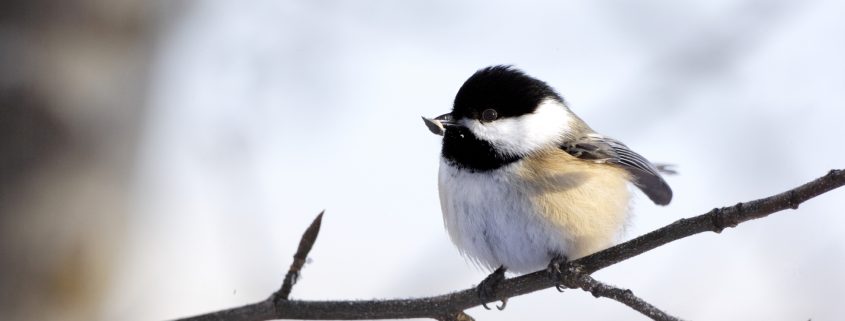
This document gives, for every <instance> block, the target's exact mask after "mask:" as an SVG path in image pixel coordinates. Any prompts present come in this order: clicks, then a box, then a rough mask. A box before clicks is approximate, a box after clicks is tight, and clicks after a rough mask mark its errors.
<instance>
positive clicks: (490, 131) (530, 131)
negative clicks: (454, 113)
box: [463, 99, 573, 155]
mask: <svg viewBox="0 0 845 321" xmlns="http://www.w3.org/2000/svg"><path fill="white" fill-rule="evenodd" d="M572 120H573V118H572V115H571V114H570V111H569V110H568V109H567V108H566V107H565V106H563V104H561V103H560V102H558V101H556V100H553V99H549V100H546V101H543V102H542V103H541V104H540V106H538V107H537V110H535V111H534V112H533V113H531V114H527V115H523V116H520V117H516V118H504V119H499V120H496V121H493V122H490V123H483V122H481V121H479V120H475V119H471V120H470V119H464V120H463V124H464V126H466V127H467V128H469V130H470V131H472V133H473V134H474V135H475V136H476V137H478V138H480V139H483V140H486V141H488V142H490V143H491V144H493V145H494V146H495V147H496V148H497V149H498V150H500V151H502V152H503V153H504V154H509V155H526V154H528V153H531V152H532V151H536V150H538V149H541V148H545V147H547V146H549V145H556V144H559V143H560V140H561V139H562V138H563V135H564V134H566V133H567V132H568V131H569V130H570V123H571V122H572Z"/></svg>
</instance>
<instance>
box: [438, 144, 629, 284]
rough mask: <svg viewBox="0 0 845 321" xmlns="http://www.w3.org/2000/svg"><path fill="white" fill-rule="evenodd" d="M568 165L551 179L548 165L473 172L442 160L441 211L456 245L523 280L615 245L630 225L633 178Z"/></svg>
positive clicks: (522, 164)
mask: <svg viewBox="0 0 845 321" xmlns="http://www.w3.org/2000/svg"><path fill="white" fill-rule="evenodd" d="M566 156H568V155H566ZM566 156H564V157H566ZM556 163H561V162H559V161H558V162H556ZM561 164H563V165H562V166H557V168H556V169H555V168H554V167H553V168H552V172H545V171H546V169H547V167H543V166H546V165H544V164H543V163H542V161H541V162H538V161H531V160H521V161H518V162H516V163H513V164H510V165H507V166H504V167H502V168H499V169H497V170H493V171H488V172H477V173H472V172H469V171H465V170H461V169H458V168H456V167H454V166H452V165H450V164H448V163H447V162H446V161H444V160H441V163H440V173H439V189H440V205H441V209H442V211H443V220H444V223H445V225H446V229H447V231H448V232H449V236H450V237H451V239H452V242H453V243H455V245H456V246H457V247H458V249H459V250H460V251H461V253H462V254H464V255H465V256H467V257H469V258H470V259H472V260H473V261H474V262H476V263H477V264H479V265H480V266H482V267H485V268H488V269H495V268H497V267H499V266H500V265H504V266H505V267H506V268H508V269H509V270H511V271H513V272H517V273H527V272H532V271H536V270H540V269H542V268H545V267H546V266H547V265H548V263H549V261H550V260H551V259H552V258H553V257H554V256H555V255H563V256H566V257H567V258H569V259H575V258H579V257H582V256H585V255H587V254H591V253H593V252H596V251H598V250H601V249H604V248H606V247H608V246H610V245H612V244H613V242H615V240H616V239H617V237H618V236H619V234H620V232H621V231H622V229H623V227H624V225H625V222H626V218H627V213H628V202H629V197H630V196H629V187H628V186H627V176H625V175H624V173H623V172H622V171H616V170H607V168H606V167H604V165H592V164H588V163H584V162H582V161H580V160H574V161H572V162H568V161H564V162H562V163H561ZM538 166H539V167H538ZM537 168H542V169H541V170H539V172H538V169H537ZM547 174H548V175H551V176H546V175H547Z"/></svg>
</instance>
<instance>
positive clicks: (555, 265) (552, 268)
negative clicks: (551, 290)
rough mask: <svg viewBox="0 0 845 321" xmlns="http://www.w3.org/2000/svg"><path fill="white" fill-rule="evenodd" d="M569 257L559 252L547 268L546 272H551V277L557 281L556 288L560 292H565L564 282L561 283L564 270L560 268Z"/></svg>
mask: <svg viewBox="0 0 845 321" xmlns="http://www.w3.org/2000/svg"><path fill="white" fill-rule="evenodd" d="M568 261H569V259H567V258H566V256H563V255H560V254H557V255H555V256H554V257H552V260H551V261H550V262H549V267H547V268H546V272H547V273H549V278H551V279H552V280H553V281H554V282H555V288H556V289H557V291H558V292H563V288H564V287H563V284H561V282H560V279H561V277H563V272H562V271H561V270H560V269H561V268H562V267H563V266H564V265H566V262H568Z"/></svg>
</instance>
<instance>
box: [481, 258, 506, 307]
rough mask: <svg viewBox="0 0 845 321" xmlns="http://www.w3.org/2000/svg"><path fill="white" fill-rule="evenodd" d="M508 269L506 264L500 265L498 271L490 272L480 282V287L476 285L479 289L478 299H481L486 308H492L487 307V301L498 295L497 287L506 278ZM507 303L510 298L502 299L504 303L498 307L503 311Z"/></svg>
mask: <svg viewBox="0 0 845 321" xmlns="http://www.w3.org/2000/svg"><path fill="white" fill-rule="evenodd" d="M506 270H507V269H506V268H505V266H504V265H503V266H500V267H499V268H498V269H496V271H493V273H490V275H488V276H487V277H486V278H484V280H482V281H481V283H480V284H478V287H476V291H478V299H479V300H481V306H483V307H484V308H485V309H487V310H490V308H489V307H487V301H490V299H492V298H494V296H495V295H496V289H497V288H498V287H499V283H501V282H502V281H504V280H505V271H506ZM507 305H508V299H504V300H502V305H497V306H496V308H497V309H499V311H501V310H504V309H505V306H507Z"/></svg>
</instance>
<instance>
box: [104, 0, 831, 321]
mask: <svg viewBox="0 0 845 321" xmlns="http://www.w3.org/2000/svg"><path fill="white" fill-rule="evenodd" d="M159 10H160V12H161V15H162V17H163V18H161V19H162V21H161V23H160V24H159V25H158V27H157V29H156V37H155V39H154V48H155V50H154V54H153V55H152V59H151V62H150V68H151V69H150V73H151V74H150V76H149V82H148V84H147V97H146V99H145V100H144V101H145V104H146V107H145V108H144V109H143V113H141V117H142V121H141V124H142V125H141V127H140V135H139V143H138V145H137V146H138V147H137V152H136V155H137V157H136V159H135V161H134V162H133V164H134V165H133V167H132V170H131V188H130V189H129V191H128V192H129V195H128V197H129V200H130V204H131V207H130V211H129V214H128V215H127V221H126V227H127V228H126V229H127V232H126V237H125V238H124V239H123V240H122V241H121V242H122V243H121V244H122V245H121V247H122V249H123V250H122V255H121V256H120V261H119V265H118V266H117V270H116V271H117V272H116V274H115V277H114V278H113V279H112V281H111V282H110V285H109V287H108V290H107V295H106V296H105V298H106V299H105V300H104V301H103V302H102V306H101V307H100V310H99V311H100V312H98V315H99V317H100V318H101V319H103V320H161V319H172V318H176V317H182V316H188V315H193V314H197V313H201V312H208V311H211V310H217V309H222V308H227V307H233V306H237V305H242V304H246V303H251V302H254V301H258V300H261V299H264V298H265V297H266V296H268V295H269V294H270V293H272V292H273V291H275V290H276V289H277V287H278V286H279V285H280V282H281V279H282V277H283V274H284V272H285V271H286V270H287V267H288V265H289V264H290V262H291V257H292V255H293V253H294V252H295V248H296V246H297V242H298V241H299V237H300V235H301V233H302V232H303V231H304V229H305V228H306V227H307V225H308V224H309V223H310V221H311V220H312V219H313V218H314V216H315V215H316V214H317V213H318V212H320V211H321V210H323V209H325V210H326V214H325V217H324V220H323V228H322V231H321V233H320V237H319V239H318V241H317V243H316V246H315V247H314V249H313V251H312V252H311V262H310V264H308V265H306V267H305V269H304V274H303V278H302V279H301V281H300V282H299V283H298V284H297V286H296V287H295V288H294V290H293V294H292V297H293V298H297V299H371V298H397V297H415V296H425V295H434V294H442V293H445V292H448V291H453V290H458V289H465V288H467V287H469V286H472V285H474V284H477V283H478V282H479V281H480V280H481V279H483V278H484V276H485V275H486V274H487V272H486V271H480V270H477V269H476V268H475V267H474V266H473V265H472V264H470V263H468V262H467V261H465V260H464V259H463V258H462V257H461V256H460V255H459V254H458V252H457V250H456V249H455V248H454V247H453V246H452V245H451V243H450V242H449V240H448V236H447V235H446V233H445V231H444V229H443V227H442V220H441V215H440V209H439V203H438V196H437V185H436V173H437V166H438V153H439V148H440V141H439V138H438V137H436V136H433V135H431V134H430V133H429V132H428V130H426V128H425V127H424V126H423V124H422V122H421V120H420V116H421V115H426V116H434V115H439V114H441V113H445V112H448V111H449V109H450V107H451V103H452V99H453V98H454V94H455V92H456V91H457V89H458V88H459V86H460V85H461V84H462V83H463V81H464V80H465V79H466V78H467V77H469V76H470V75H471V74H472V73H473V72H474V71H475V70H477V69H479V68H482V67H485V66H488V65H493V64H513V65H515V66H516V67H518V68H521V69H523V70H525V71H526V72H527V73H528V74H530V75H533V76H535V77H537V78H539V79H542V80H545V81H547V82H548V83H549V84H551V85H552V86H554V87H555V88H556V89H558V91H559V92H560V93H561V94H562V95H563V96H564V97H565V98H566V99H567V100H568V102H569V103H570V105H571V107H572V109H573V110H574V111H575V112H576V113H578V114H579V115H580V116H581V117H582V118H584V119H585V120H586V121H587V122H588V123H589V124H591V125H592V127H593V128H594V129H596V130H598V131H600V132H602V133H604V134H607V135H610V136H612V137H616V138H618V139H620V140H622V141H624V142H625V143H627V144H628V145H629V146H631V147H632V148H633V149H635V150H637V151H638V152H640V153H642V154H643V155H645V156H646V157H648V158H650V159H652V160H654V161H658V162H667V163H673V164H676V165H677V169H678V170H679V172H680V175H677V176H673V177H670V178H668V181H669V183H670V185H671V186H672V187H673V189H674V191H675V199H674V200H673V202H672V204H671V205H670V206H668V207H664V208H661V207H657V206H654V205H652V204H651V203H650V202H649V201H648V200H647V199H646V198H645V197H643V196H642V195H639V196H638V198H637V199H636V206H635V218H634V219H633V221H632V222H633V225H632V226H631V227H630V229H629V233H628V238H631V237H633V236H636V235H640V234H643V233H645V232H648V231H650V230H653V229H655V228H658V227H660V226H663V225H665V224H668V223H671V222H673V221H675V220H677V219H679V218H682V217H689V216H694V215H698V214H701V213H704V212H706V211H708V210H710V209H712V208H713V207H716V206H725V205H733V204H735V203H736V202H739V201H746V200H751V199H755V198H759V197H764V196H768V195H771V194H774V193H777V192H781V191H784V190H786V189H788V188H792V187H794V186H796V185H798V184H801V183H804V182H806V181H808V180H810V179H813V178H816V177H818V176H821V175H822V174H824V173H826V172H827V171H828V170H829V169H831V168H842V167H843V165H845V148H843V147H845V143H843V138H845V128H843V121H845V60H843V59H842V57H845V41H843V40H845V38H843V34H845V20H843V19H842V17H843V14H845V4H843V3H842V2H837V1H763V0H759V1H727V0H721V1H684V2H672V1H653V0H652V1H639V2H637V3H631V2H626V1H572V2H566V3H557V2H540V1H524V2H521V3H520V4H513V3H505V2H490V1H468V2H455V1H443V0H440V1H412V2H411V1H405V2H396V1H252V2H233V1H188V2H178V3H175V2H174V3H164V4H162V5H161V6H160V8H159ZM843 211H845V194H844V193H843V191H835V192H833V193H830V194H827V195H823V196H821V197H819V198H818V199H814V200H812V201H810V202H808V203H806V204H805V205H802V207H801V209H800V210H799V211H797V212H786V213H781V214H777V215H774V216H772V217H769V218H766V219H763V220H760V221H756V222H750V223H746V224H743V225H741V226H739V227H738V228H737V229H728V230H726V231H724V232H723V233H722V234H720V235H717V234H713V233H707V234H702V235H697V236H694V237H691V238H688V239H684V240H682V241H679V242H675V243H672V244H670V245H667V246H664V247H661V248H659V249H656V250H653V251H651V252H648V253H645V254H644V255H641V256H639V257H636V258H633V259H631V260H628V261H626V262H623V263H621V264H618V265H615V266H613V267H610V268H607V269H605V270H602V271H600V272H598V273H596V275H595V276H596V278H597V279H599V280H602V281H605V282H608V283H611V284H615V285H618V286H621V287H625V288H630V289H632V290H634V292H635V293H637V294H638V295H640V296H641V297H642V298H644V299H646V300H647V301H649V302H651V303H653V304H655V305H656V306H658V307H660V308H662V309H664V310H665V311H668V312H670V313H671V314H674V315H677V316H679V317H681V318H684V319H690V320H807V319H811V318H812V319H813V320H835V319H838V318H841V316H842V315H845V306H843V305H842V298H845V273H843V271H845V240H843V237H842V235H843V232H845V216H843V215H841V214H842V213H843ZM468 313H469V314H470V315H472V316H474V317H475V318H476V319H478V320H519V319H522V320H529V319H530V320H561V319H566V320H620V319H625V320H639V319H644V317H643V316H641V315H640V314H638V313H636V312H634V311H633V310H631V309H629V308H627V307H625V306H623V305H621V304H619V303H617V302H613V301H610V300H607V299H594V298H593V297H592V296H590V295H589V294H587V293H584V292H582V291H579V290H570V291H567V292H565V293H563V294H560V293H558V292H556V291H555V290H553V289H551V290H545V291H541V292H539V293H533V294H530V295H526V296H523V297H517V298H514V299H512V300H511V301H510V303H509V305H508V308H507V309H506V310H505V311H503V312H499V311H495V310H494V311H485V310H483V309H480V308H475V309H472V310H469V311H468Z"/></svg>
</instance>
